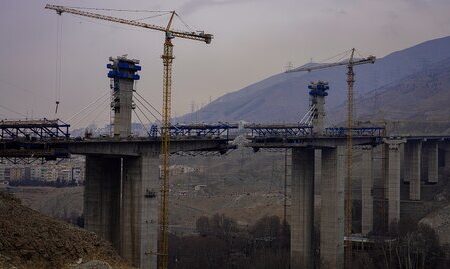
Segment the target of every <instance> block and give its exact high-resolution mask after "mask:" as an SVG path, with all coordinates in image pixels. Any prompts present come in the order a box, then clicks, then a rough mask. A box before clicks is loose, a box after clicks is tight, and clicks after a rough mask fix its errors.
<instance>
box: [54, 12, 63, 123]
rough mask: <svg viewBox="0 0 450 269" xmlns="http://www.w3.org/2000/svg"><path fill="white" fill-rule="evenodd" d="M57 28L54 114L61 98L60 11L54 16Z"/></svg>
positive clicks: (56, 112)
mask: <svg viewBox="0 0 450 269" xmlns="http://www.w3.org/2000/svg"><path fill="white" fill-rule="evenodd" d="M56 20H57V22H56V23H57V29H56V63H55V68H56V71H55V105H56V107H55V116H56V115H57V114H58V107H59V103H60V99H61V63H62V53H61V43H62V18H61V13H58V16H57V17H56Z"/></svg>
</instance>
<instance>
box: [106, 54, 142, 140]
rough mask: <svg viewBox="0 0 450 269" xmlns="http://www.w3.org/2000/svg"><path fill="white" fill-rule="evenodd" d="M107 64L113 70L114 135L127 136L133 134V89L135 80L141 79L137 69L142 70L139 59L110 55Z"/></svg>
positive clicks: (111, 76) (111, 72)
mask: <svg viewBox="0 0 450 269" xmlns="http://www.w3.org/2000/svg"><path fill="white" fill-rule="evenodd" d="M109 60H110V61H111V63H110V64H108V65H107V67H108V68H109V69H111V71H109V72H108V77H109V78H111V90H112V91H113V100H112V102H111V108H112V110H113V111H114V119H113V120H114V122H113V124H114V137H119V138H126V137H128V136H130V135H131V114H132V112H133V109H134V104H133V91H134V89H133V88H134V81H135V80H139V78H140V77H139V75H138V74H136V72H137V71H140V70H141V66H139V65H137V64H139V61H138V60H135V59H128V58H127V57H126V56H119V57H117V58H113V57H109Z"/></svg>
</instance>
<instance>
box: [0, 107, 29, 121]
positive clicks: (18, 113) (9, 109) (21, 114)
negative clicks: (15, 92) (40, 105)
mask: <svg viewBox="0 0 450 269" xmlns="http://www.w3.org/2000/svg"><path fill="white" fill-rule="evenodd" d="M0 107H1V108H3V109H5V110H8V111H9V112H12V113H15V114H17V115H20V116H23V117H25V118H28V116H27V115H25V114H23V113H20V112H17V111H15V110H12V109H11V108H8V107H6V106H4V105H0Z"/></svg>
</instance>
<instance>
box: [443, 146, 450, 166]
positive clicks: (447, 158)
mask: <svg viewBox="0 0 450 269" xmlns="http://www.w3.org/2000/svg"><path fill="white" fill-rule="evenodd" d="M444 152H445V153H444V162H445V164H444V167H445V168H450V145H445V146H444Z"/></svg>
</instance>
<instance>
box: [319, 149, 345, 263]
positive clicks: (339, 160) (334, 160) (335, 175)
mask: <svg viewBox="0 0 450 269" xmlns="http://www.w3.org/2000/svg"><path fill="white" fill-rule="evenodd" d="M345 161H346V156H345V147H343V146H338V147H336V148H324V149H322V178H321V180H322V182H321V197H322V205H321V216H320V256H321V257H320V258H321V261H322V263H323V264H322V267H321V268H337V269H339V268H343V267H344V186H345V167H346V166H345Z"/></svg>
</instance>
